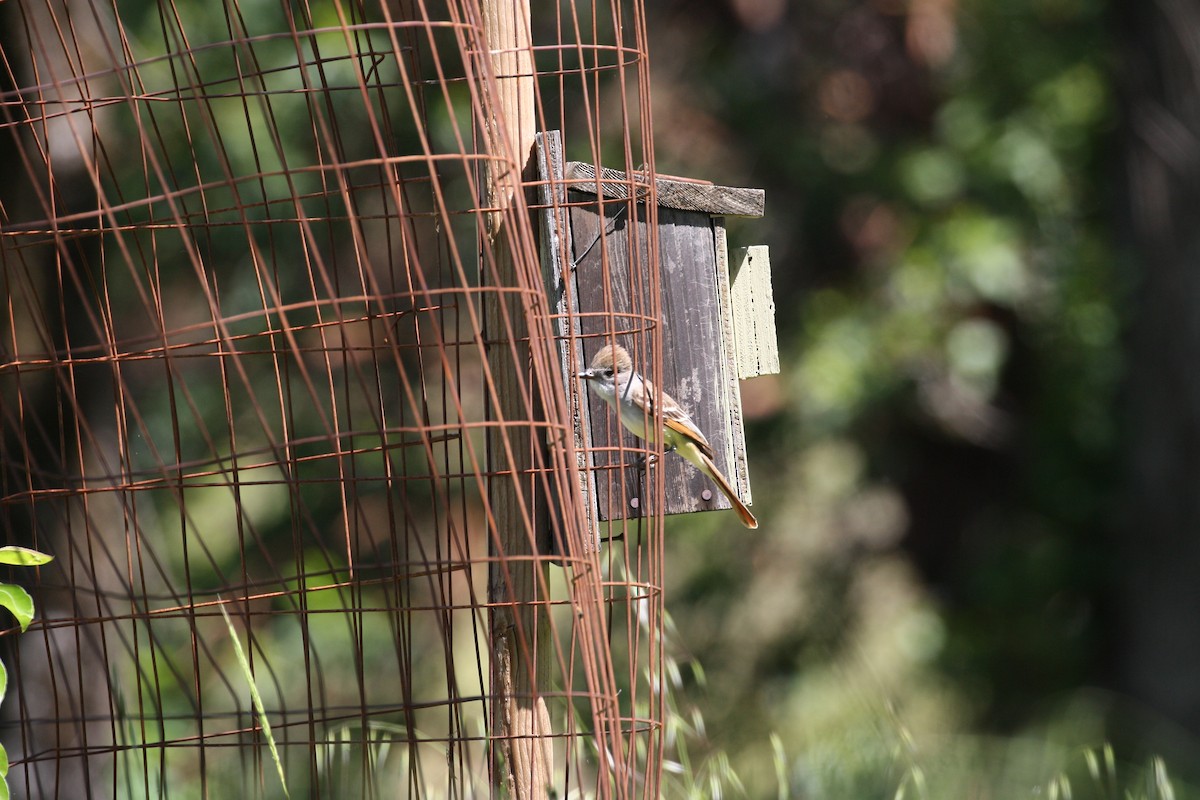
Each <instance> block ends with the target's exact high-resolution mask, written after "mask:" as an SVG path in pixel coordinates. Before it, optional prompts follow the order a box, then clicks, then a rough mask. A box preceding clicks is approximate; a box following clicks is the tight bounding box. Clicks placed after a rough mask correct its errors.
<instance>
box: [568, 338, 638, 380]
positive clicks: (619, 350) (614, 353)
mask: <svg viewBox="0 0 1200 800" xmlns="http://www.w3.org/2000/svg"><path fill="white" fill-rule="evenodd" d="M631 372H633V361H632V360H631V359H630V358H629V351H628V350H626V349H625V348H624V347H621V345H619V344H606V345H604V347H601V348H600V350H599V352H597V353H596V355H595V356H594V357H593V358H592V365H591V366H590V367H588V368H587V369H585V370H584V371H583V372H581V373H579V377H581V378H583V379H584V380H585V381H599V382H602V383H608V382H611V381H615V380H616V376H617V375H628V374H630V373H631Z"/></svg>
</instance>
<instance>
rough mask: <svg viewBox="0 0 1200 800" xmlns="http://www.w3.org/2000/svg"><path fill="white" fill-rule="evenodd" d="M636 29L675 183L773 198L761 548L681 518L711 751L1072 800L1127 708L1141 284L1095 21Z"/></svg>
mask: <svg viewBox="0 0 1200 800" xmlns="http://www.w3.org/2000/svg"><path fill="white" fill-rule="evenodd" d="M701 9H702V10H701ZM648 10H649V12H650V14H651V16H652V20H651V25H650V28H651V30H652V31H656V32H658V35H659V36H660V37H661V40H662V41H664V42H669V44H661V43H659V44H657V45H656V43H655V42H653V41H652V43H651V53H652V57H653V58H652V63H653V65H654V68H655V78H656V83H655V86H654V90H655V107H656V117H655V129H656V138H657V145H658V152H657V163H658V167H659V168H660V169H662V170H663V171H666V172H670V173H675V174H688V175H695V176H698V177H704V178H709V179H713V180H715V181H717V182H718V183H726V184H732V185H754V186H763V187H765V188H766V189H767V200H768V202H767V208H768V213H767V216H766V218H765V219H763V220H748V221H739V222H736V223H735V225H734V226H733V229H732V234H731V241H732V242H733V244H734V245H737V246H741V245H747V244H753V243H757V242H764V241H765V242H766V243H768V244H770V245H771V247H772V264H773V273H774V278H773V279H774V286H775V292H776V300H777V303H778V305H779V308H780V310H781V313H780V315H779V320H780V326H781V329H780V336H781V342H782V345H783V347H784V356H785V362H784V368H783V373H782V374H781V375H780V376H778V377H777V378H760V379H756V380H753V381H750V382H747V383H744V384H743V396H744V401H745V405H746V410H747V415H748V417H749V418H750V419H751V420H752V423H751V429H750V432H749V435H750V438H751V442H750V450H751V453H752V461H751V478H752V481H753V486H754V496H755V500H756V512H760V519H761V520H762V522H763V526H762V529H761V531H760V532H759V534H758V535H757V536H756V537H755V538H752V539H751V540H750V541H747V539H746V538H745V535H744V534H742V533H741V532H739V531H735V530H734V529H733V528H731V527H730V524H729V521H728V520H723V519H716V520H710V519H707V518H706V519H697V520H691V521H673V522H672V523H671V525H670V526H669V528H670V530H669V532H668V534H669V535H668V548H669V553H668V565H669V567H668V591H667V596H668V598H670V599H669V602H668V608H669V609H670V610H671V612H672V613H673V614H674V616H675V619H676V621H677V623H678V626H679V629H680V636H681V639H682V640H683V641H685V642H686V643H687V647H688V648H689V652H690V653H692V654H694V656H695V658H696V659H698V660H699V661H700V662H702V663H703V664H704V667H705V671H706V673H707V675H708V683H707V686H706V687H705V689H704V691H702V692H701V691H697V693H696V702H697V703H698V704H699V706H700V707H702V708H703V709H704V710H705V713H706V715H707V718H708V730H709V733H710V736H711V738H712V741H713V743H714V747H716V748H717V749H718V750H720V749H721V748H726V749H728V750H729V751H730V752H731V753H732V755H733V759H732V766H733V768H734V769H735V770H736V771H738V773H739V774H741V775H742V776H743V778H744V779H746V780H747V783H748V784H749V786H750V790H749V794H750V796H771V793H772V792H773V791H774V790H773V789H772V788H771V785H770V780H769V778H770V776H771V775H772V774H773V771H772V769H771V768H770V760H771V748H770V746H769V744H768V740H767V736H768V734H769V733H770V732H771V731H776V732H778V734H779V736H780V742H781V745H782V747H783V750H784V752H786V753H787V754H788V757H789V759H790V760H789V769H790V771H789V774H790V775H791V778H792V781H793V785H792V791H793V792H796V793H798V794H799V795H800V796H805V797H876V796H892V793H894V792H896V791H897V788H898V787H901V786H904V787H905V791H904V796H910V797H911V796H917V797H923V796H933V797H942V796H945V797H964V796H983V797H992V796H995V797H1010V796H1017V795H1015V794H1013V793H1012V792H1013V791H1014V790H1015V789H1016V788H1017V786H1018V785H1019V783H1020V781H1022V780H1023V781H1026V784H1025V785H1026V786H1027V787H1032V786H1035V785H1036V786H1039V787H1041V791H1042V792H1051V794H1053V792H1058V796H1066V795H1065V794H1063V787H1062V786H1059V787H1058V788H1053V787H1052V785H1051V784H1052V779H1053V777H1054V775H1055V774H1057V773H1058V772H1061V773H1062V774H1064V775H1067V774H1069V773H1070V772H1071V771H1072V770H1075V769H1076V768H1077V767H1080V766H1081V765H1083V764H1084V761H1083V760H1082V757H1081V756H1080V753H1081V752H1083V750H1081V749H1080V748H1085V749H1086V748H1099V747H1101V746H1102V745H1103V743H1104V742H1105V741H1106V737H1107V736H1110V735H1111V733H1112V730H1113V728H1112V726H1113V725H1114V724H1119V723H1117V722H1116V720H1119V719H1120V718H1121V716H1122V714H1123V713H1124V712H1125V711H1127V710H1128V709H1126V708H1125V706H1126V705H1132V703H1131V701H1128V700H1127V699H1125V698H1118V697H1115V696H1113V695H1112V694H1111V693H1109V692H1107V691H1105V690H1103V689H1099V688H1095V687H1097V686H1103V685H1104V680H1105V677H1106V669H1107V662H1106V656H1107V653H1106V650H1105V648H1106V646H1107V645H1108V644H1109V642H1108V641H1107V640H1106V636H1107V635H1108V628H1106V625H1109V624H1111V610H1109V609H1106V608H1105V607H1104V602H1105V599H1106V598H1105V591H1106V588H1107V587H1108V585H1109V582H1110V580H1111V576H1112V573H1113V570H1114V569H1116V565H1114V564H1113V563H1112V559H1113V556H1112V555H1111V553H1112V550H1111V545H1112V541H1113V538H1114V537H1115V536H1117V535H1118V534H1119V531H1118V530H1117V529H1116V527H1115V526H1116V523H1117V520H1116V519H1115V513H1116V510H1117V507H1116V504H1115V497H1116V495H1117V487H1118V484H1117V481H1118V477H1119V473H1118V459H1119V455H1120V447H1121V445H1122V441H1121V438H1120V433H1121V432H1120V425H1119V423H1118V419H1119V411H1118V393H1119V388H1120V381H1121V379H1122V375H1123V363H1122V360H1123V354H1122V340H1121V336H1122V332H1123V329H1124V327H1125V325H1126V324H1127V319H1126V314H1127V311H1126V308H1127V304H1128V294H1129V286H1128V283H1129V280H1128V278H1127V276H1125V275H1124V274H1123V273H1122V272H1121V271H1120V270H1119V269H1118V260H1117V258H1116V256H1115V254H1114V247H1115V245H1114V241H1113V229H1114V223H1113V220H1114V219H1115V218H1116V213H1115V208H1116V206H1117V203H1116V198H1115V197H1114V194H1113V193H1114V189H1113V188H1112V187H1114V186H1115V185H1117V176H1116V168H1115V167H1114V166H1113V162H1114V151H1115V149H1116V146H1117V142H1116V137H1115V130H1116V120H1117V112H1118V109H1117V98H1116V95H1115V91H1116V90H1115V85H1116V83H1115V77H1114V75H1115V72H1116V66H1115V65H1116V44H1115V35H1114V31H1113V30H1112V23H1111V21H1110V20H1109V18H1108V5H1107V4H1106V3H1103V2H1100V0H1017V2H1010V1H1009V0H962V1H961V2H957V3H955V2H939V1H938V0H931V1H930V2H924V3H917V2H912V3H899V2H882V1H881V2H858V3H856V2H840V1H839V0H823V1H821V2H809V3H803V4H784V3H766V2H763V3H753V2H745V3H741V2H739V3H729V4H723V3H707V4H701V5H697V4H695V3H682V2H678V3H672V4H667V5H662V4H653V5H652V6H651V7H650V8H649V9H648ZM668 31H669V33H667V32H668ZM697 121H699V122H697ZM997 735H999V736H1001V737H1006V738H1001V739H995V738H992V737H995V736H997ZM1007 737H1012V738H1007ZM1031 741H1032V742H1036V744H1030V742H1031ZM1179 744H1181V745H1182V746H1183V748H1184V749H1187V748H1193V749H1194V748H1195V744H1194V743H1193V742H1190V741H1189V740H1187V739H1186V737H1182V735H1181V740H1180V742H1179ZM1088 752H1093V751H1088ZM1096 752H1098V751H1096ZM898 753H906V754H907V755H904V757H903V758H901V757H900V756H898ZM968 753H969V755H968ZM1022 753H1023V754H1022ZM1030 755H1036V756H1037V758H1034V759H1033V760H1032V761H1031V760H1030V758H1029V757H1027V756H1030ZM1114 758H1116V760H1117V762H1118V763H1120V762H1121V761H1122V759H1128V760H1129V761H1130V762H1133V763H1136V764H1138V765H1144V764H1146V763H1148V762H1147V761H1146V758H1147V754H1145V753H1141V752H1136V751H1131V752H1128V753H1121V752H1118V753H1117V754H1116V755H1115V756H1114ZM905 764H908V765H909V766H908V767H906V766H905ZM938 764H943V765H945V767H946V768H941V767H938V766H937V765H938ZM918 768H919V769H920V770H923V771H924V774H925V779H926V781H927V784H928V785H927V787H926V789H920V788H919V787H917V786H915V785H913V784H912V783H911V780H910V782H909V783H907V784H905V780H909V779H906V778H903V776H904V775H908V776H909V778H911V776H912V775H913V774H915V773H914V772H913V771H912V770H914V769H918ZM1117 772H1118V773H1121V770H1117ZM1121 774H1122V775H1123V776H1124V777H1121V778H1120V779H1119V781H1118V783H1119V784H1120V785H1121V786H1125V787H1130V786H1135V785H1136V786H1140V785H1142V784H1141V783H1139V782H1141V781H1143V778H1144V776H1145V774H1147V773H1146V771H1145V770H1143V769H1141V767H1140V766H1139V767H1131V768H1130V769H1128V770H1126V771H1125V772H1123V773H1121ZM748 775H752V776H759V777H761V781H760V780H759V777H755V778H754V779H753V780H751V779H748V778H747V777H746V776H748ZM935 775H936V776H937V777H936V778H935V777H934V776H935ZM954 775H957V776H958V777H954V778H951V776H954ZM898 776H899V777H898ZM967 776H972V777H973V780H974V785H975V786H976V787H977V788H976V789H975V790H974V792H975V793H972V792H969V791H966V790H965V786H966V785H967V784H960V783H956V782H955V781H958V780H960V779H961V780H966V777H967ZM1013 781H1016V782H1015V783H1014V782H1013ZM1069 782H1070V781H1068V783H1069ZM979 786H987V787H990V789H988V790H987V791H983V793H979V792H980V791H981V790H980V789H979V788H978V787H979ZM1081 786H1082V787H1085V788H1084V789H1081ZM1087 786H1090V787H1091V789H1090V790H1088V789H1086V787H1087ZM1074 788H1075V791H1076V794H1075V796H1076V797H1078V796H1089V797H1090V796H1098V797H1110V796H1112V797H1116V796H1122V795H1121V794H1120V791H1121V790H1119V789H1118V788H1116V784H1114V786H1113V787H1109V788H1107V789H1102V788H1100V787H1098V785H1097V784H1095V783H1091V784H1089V783H1087V782H1086V781H1085V782H1084V783H1083V784H1081V783H1080V782H1079V781H1075V783H1074ZM1131 791H1133V795H1134V796H1158V795H1155V794H1154V793H1153V792H1152V791H1149V790H1147V791H1149V793H1148V794H1144V795H1143V794H1139V793H1138V792H1139V791H1140V790H1131ZM1174 791H1175V792H1176V795H1177V796H1190V795H1187V794H1186V791H1185V787H1184V786H1183V785H1181V784H1180V783H1179V782H1178V781H1176V782H1175V783H1174ZM897 796H898V795H897ZM1164 796H1165V795H1164Z"/></svg>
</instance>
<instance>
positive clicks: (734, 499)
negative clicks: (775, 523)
mask: <svg viewBox="0 0 1200 800" xmlns="http://www.w3.org/2000/svg"><path fill="white" fill-rule="evenodd" d="M699 456H700V458H701V460H702V462H703V464H702V465H697V466H701V468H702V469H703V471H704V473H705V474H706V475H708V477H709V478H711V479H712V482H713V483H715V484H716V485H717V488H718V489H720V490H721V493H722V494H724V495H725V496H726V497H728V498H729V502H730V503H731V504H732V505H733V510H734V511H736V512H737V515H738V519H740V520H741V521H742V524H743V525H745V526H746V527H747V528H751V529H754V528H757V527H758V520H757V519H755V518H754V515H753V514H751V513H750V509H748V508H746V505H745V503H743V502H742V501H741V500H739V499H738V496H737V494H736V493H735V492H734V491H733V487H732V486H730V485H729V481H727V480H725V476H724V475H722V474H721V470H719V469H717V465H716V464H714V463H713V461H712V459H711V458H709V457H708V456H707V455H706V454H705V453H699Z"/></svg>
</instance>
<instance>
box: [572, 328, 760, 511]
mask: <svg viewBox="0 0 1200 800" xmlns="http://www.w3.org/2000/svg"><path fill="white" fill-rule="evenodd" d="M579 377H580V378H583V379H584V380H585V381H587V382H588V383H590V384H591V386H592V389H593V390H595V392H596V394H597V395H599V397H600V399H601V400H603V401H604V402H606V403H608V404H609V405H610V406H612V407H613V409H614V410H615V411H616V412H617V416H618V417H620V419H621V424H622V425H624V426H625V427H626V428H628V429H629V431H630V432H631V433H633V435H634V436H637V437H638V438H639V439H644V440H645V441H647V442H650V443H651V444H652V445H654V446H656V447H664V446H665V447H666V449H667V450H668V451H671V450H674V451H675V452H676V453H679V455H681V456H683V457H684V458H686V459H687V460H688V461H690V462H692V463H693V464H694V465H695V466H696V469H698V470H700V471H701V472H703V473H704V474H705V475H707V476H708V477H709V479H711V480H712V482H713V483H715V484H716V485H717V488H718V489H720V490H721V491H722V492H724V494H725V496H726V497H728V498H729V502H730V503H732V504H733V510H734V511H736V512H737V515H738V518H739V519H741V521H742V524H743V525H745V526H746V527H747V528H757V527H758V520H756V519H755V518H754V515H753V514H751V513H750V509H748V508H746V506H745V504H744V503H742V501H741V500H739V499H738V497H737V495H736V494H735V493H734V491H733V487H731V486H730V485H729V481H727V480H725V476H724V475H722V474H721V471H720V470H719V469H717V465H716V464H714V463H713V458H714V457H715V456H716V453H714V452H713V448H712V445H711V444H709V443H708V439H705V438H704V434H703V433H701V432H700V429H699V428H697V427H696V423H694V422H692V418H691V417H689V416H688V413H687V412H686V411H684V410H683V408H682V407H681V406H680V405H679V403H677V402H675V399H674V398H673V397H671V395H669V394H667V393H666V392H663V393H662V404H663V408H662V420H663V426H664V427H663V430H662V431H661V432H660V434H659V435H657V436H652V435H651V436H648V435H647V434H648V433H652V432H651V431H647V430H646V426H647V423H650V424H653V422H654V385H653V384H651V383H650V381H648V380H647V379H645V378H643V377H642V376H641V375H639V374H638V373H637V372H635V371H634V369H633V361H632V360H631V359H630V358H629V352H628V351H627V350H626V349H625V348H624V347H621V345H619V344H609V345H605V346H604V347H602V348H601V349H600V352H598V353H596V356H595V358H593V359H592V366H591V368H590V369H586V370H584V371H583V372H581V373H579Z"/></svg>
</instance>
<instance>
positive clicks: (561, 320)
mask: <svg viewBox="0 0 1200 800" xmlns="http://www.w3.org/2000/svg"><path fill="white" fill-rule="evenodd" d="M537 143H538V148H537V168H538V205H539V206H540V207H541V209H542V210H541V213H540V215H539V216H540V230H541V258H542V280H543V281H544V283H545V286H546V292H547V295H548V297H547V300H548V302H549V306H550V311H551V313H553V314H554V315H555V320H554V325H555V334H556V335H557V336H558V343H559V361H560V363H561V365H562V376H563V396H565V397H573V396H574V397H576V398H581V397H582V396H581V394H580V393H581V392H585V391H586V389H585V388H584V387H582V386H581V385H580V381H579V379H578V378H576V377H575V373H576V372H577V370H578V369H580V368H582V366H583V365H584V364H585V363H586V361H585V360H584V352H583V340H582V339H580V338H579V334H580V333H581V331H580V326H579V317H578V315H576V314H572V313H571V310H572V309H573V308H574V307H575V305H576V298H577V297H578V296H579V287H578V285H577V282H576V273H575V270H573V269H571V267H570V264H571V260H572V242H573V237H572V231H571V226H570V225H569V224H568V222H567V220H568V212H567V208H566V204H567V187H566V184H565V183H564V182H563V147H562V134H560V133H559V132H558V131H549V132H546V133H539V134H538V135H537ZM572 349H574V351H575V352H574V353H572V352H571V351H572ZM572 408H574V409H576V410H577V411H576V414H577V416H576V419H575V426H574V429H575V453H576V461H577V467H578V472H577V476H578V480H579V491H580V493H581V495H582V497H583V502H584V506H585V513H586V519H587V524H588V526H589V528H588V531H587V533H588V535H587V538H586V540H585V541H584V554H586V553H593V552H598V551H599V549H600V530H599V527H598V526H597V525H596V522H597V520H598V516H597V510H596V489H595V486H596V480H595V472H594V470H593V469H592V467H593V459H592V455H591V453H592V450H591V446H592V437H591V429H590V428H589V427H588V426H586V425H582V424H580V418H579V416H578V410H579V409H580V408H581V405H580V403H579V402H575V403H572ZM552 494H553V492H552ZM563 495H564V496H569V493H563ZM551 511H552V512H553V509H551ZM551 544H552V546H553V547H554V551H553V552H555V553H558V554H571V553H570V551H569V546H568V544H569V543H567V542H561V541H554V542H551ZM572 555H579V554H572Z"/></svg>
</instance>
